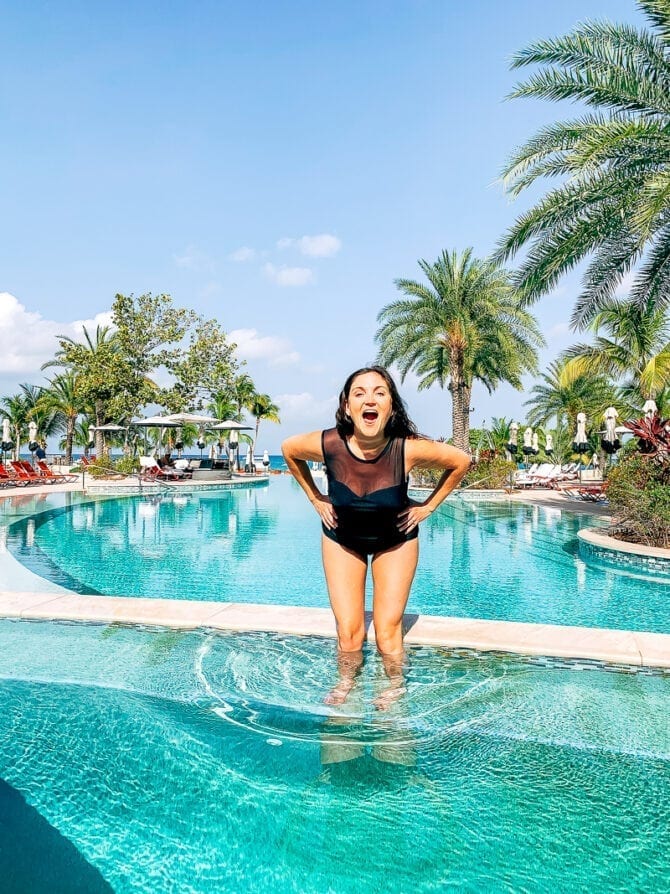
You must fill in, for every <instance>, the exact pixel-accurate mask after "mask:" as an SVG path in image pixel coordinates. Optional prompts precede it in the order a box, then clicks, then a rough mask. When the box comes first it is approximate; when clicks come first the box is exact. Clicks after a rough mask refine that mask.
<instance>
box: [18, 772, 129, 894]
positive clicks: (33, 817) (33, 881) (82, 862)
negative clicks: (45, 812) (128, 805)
mask: <svg viewBox="0 0 670 894" xmlns="http://www.w3.org/2000/svg"><path fill="white" fill-rule="evenodd" d="M0 889H1V890H2V892H3V894H78V892H81V894H99V892H100V894H113V889H112V886H111V885H110V884H109V883H108V882H106V881H105V879H104V878H103V877H102V875H101V874H100V872H99V871H98V870H97V869H96V868H95V866H92V865H91V864H90V863H89V862H88V861H87V860H86V859H85V857H84V856H83V855H82V854H81V853H80V852H79V851H78V850H77V848H76V847H75V846H74V844H72V842H71V841H70V840H69V839H67V838H65V836H64V835H61V833H60V832H59V831H58V829H56V828H54V826H52V825H51V824H50V823H49V822H48V821H47V820H46V819H45V818H44V817H43V816H42V815H41V814H40V813H39V811H37V810H36V809H35V808H34V807H31V806H30V804H28V803H27V801H26V800H25V798H24V797H23V795H22V794H21V792H19V791H18V790H17V789H15V788H14V787H13V786H12V785H10V784H9V783H8V782H6V781H5V780H4V779H0Z"/></svg>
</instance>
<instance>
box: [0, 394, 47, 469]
mask: <svg viewBox="0 0 670 894" xmlns="http://www.w3.org/2000/svg"><path fill="white" fill-rule="evenodd" d="M19 388H20V389H21V390H20V392H19V393H18V394H14V395H10V396H8V397H4V398H3V399H2V400H1V401H0V407H1V408H2V411H3V414H4V415H5V416H6V417H7V418H8V419H9V423H10V427H11V431H12V439H13V441H14V448H13V451H12V456H13V458H14V459H18V458H19V455H20V453H21V442H22V440H23V439H24V437H23V436H24V434H25V432H26V429H27V428H28V426H29V425H30V423H31V422H34V423H35V424H36V426H37V431H38V434H39V436H40V437H42V438H48V437H50V436H51V435H53V434H54V433H55V432H56V430H57V417H56V414H55V413H54V412H53V411H51V410H48V409H46V408H44V407H42V406H41V404H40V401H41V398H42V395H43V393H44V389H42V388H41V387H40V386H39V385H29V384H26V383H24V384H22V385H19Z"/></svg>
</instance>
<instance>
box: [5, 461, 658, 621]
mask: <svg viewBox="0 0 670 894" xmlns="http://www.w3.org/2000/svg"><path fill="white" fill-rule="evenodd" d="M66 498H67V499H66ZM42 507H43V510H44V511H42V512H40V513H39V514H35V515H31V516H29V517H26V518H18V519H16V518H15V519H14V520H13V522H12V524H10V525H9V529H8V533H7V549H8V550H9V552H10V553H11V554H12V555H13V556H14V557H16V558H17V559H18V560H19V561H20V562H21V563H23V565H25V566H27V567H28V568H30V569H31V570H33V571H34V572H36V573H37V574H39V575H41V576H42V577H45V578H48V579H49V580H52V581H55V582H56V583H58V584H61V585H62V586H65V587H67V588H69V589H72V590H76V591H78V592H81V593H96V592H97V593H104V594H110V595H128V596H148V597H171V598H175V599H209V600H219V601H234V602H255V603H276V604H290V605H303V606H327V605H328V601H327V594H326V588H325V583H324V580H323V573H322V570H321V557H320V531H319V523H318V518H317V516H316V514H315V513H314V511H313V510H312V509H311V507H310V506H309V504H308V503H307V501H306V500H305V499H304V497H303V495H302V493H301V492H300V491H299V489H298V487H297V485H296V484H295V483H294V482H293V481H292V480H291V479H289V478H288V477H277V478H275V479H273V480H272V481H271V483H270V485H269V486H267V487H262V488H258V487H256V488H251V489H248V490H244V489H240V490H233V491H230V492H228V493H221V492H220V491H217V492H215V493H211V494H203V493H194V494H192V495H186V494H178V495H174V494H172V493H170V494H164V495H160V496H158V497H156V496H153V497H130V498H129V497H124V498H121V499H101V498H99V499H97V500H84V501H80V500H76V499H75V500H73V499H72V498H71V495H58V494H54V495H49V497H48V500H46V501H45V502H44V503H43V504H42ZM50 507H51V508H50ZM0 521H1V518H0ZM598 523H601V522H600V521H599V520H596V519H594V518H593V517H590V516H588V515H587V514H584V515H581V514H574V513H570V512H561V511H560V509H557V508H554V507H541V506H531V505H522V504H518V503H512V504H507V503H495V502H488V503H486V502H481V503H476V502H465V501H463V500H461V499H459V498H453V499H450V500H449V501H447V503H446V504H444V505H443V506H442V507H441V508H440V510H438V512H436V513H434V514H433V515H432V516H431V518H430V519H428V520H427V521H426V522H425V523H424V524H423V526H422V530H421V535H420V536H421V541H420V542H421V559H420V563H419V570H418V573H417V577H416V580H415V583H414V587H413V590H412V595H411V598H410V602H409V607H408V611H410V612H418V613H424V614H436V615H455V616H464V617H478V618H490V619H503V620H515V621H530V622H536V623H549V624H574V625H583V626H590V627H612V628H620V629H628V630H652V631H657V632H662V633H670V612H669V611H668V598H669V597H670V581H669V580H668V578H667V577H666V578H665V579H662V578H654V577H652V576H645V575H642V574H640V575H638V576H632V575H630V574H626V573H625V572H621V571H618V570H615V569H612V568H607V567H604V566H603V567H598V566H596V565H590V564H589V565H587V564H586V563H585V562H584V561H583V560H582V559H581V558H580V557H579V554H578V546H577V536H576V535H577V531H578V530H579V528H581V527H585V526H588V525H593V524H598Z"/></svg>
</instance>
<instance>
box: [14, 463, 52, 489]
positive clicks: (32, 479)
mask: <svg viewBox="0 0 670 894" xmlns="http://www.w3.org/2000/svg"><path fill="white" fill-rule="evenodd" d="M9 465H10V466H11V468H12V472H13V473H14V475H15V476H16V478H17V479H18V480H19V481H23V482H24V483H25V484H44V482H45V480H46V479H44V478H41V477H40V476H39V475H37V474H35V472H33V469H32V466H31V465H30V464H29V463H26V462H23V461H22V460H15V459H13V460H12V461H11V462H10V464H9Z"/></svg>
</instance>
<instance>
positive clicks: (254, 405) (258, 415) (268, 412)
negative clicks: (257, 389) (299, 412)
mask: <svg viewBox="0 0 670 894" xmlns="http://www.w3.org/2000/svg"><path fill="white" fill-rule="evenodd" d="M249 410H250V412H251V415H252V416H253V417H254V419H255V420H256V432H255V434H254V443H253V447H252V454H253V453H255V452H256V443H257V441H258V429H259V428H260V424H261V420H263V419H267V420H268V422H281V419H280V418H279V407H278V406H277V404H273V403H272V398H271V397H270V395H269V394H255V395H254V397H253V400H252V401H251V403H250V405H249Z"/></svg>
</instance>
